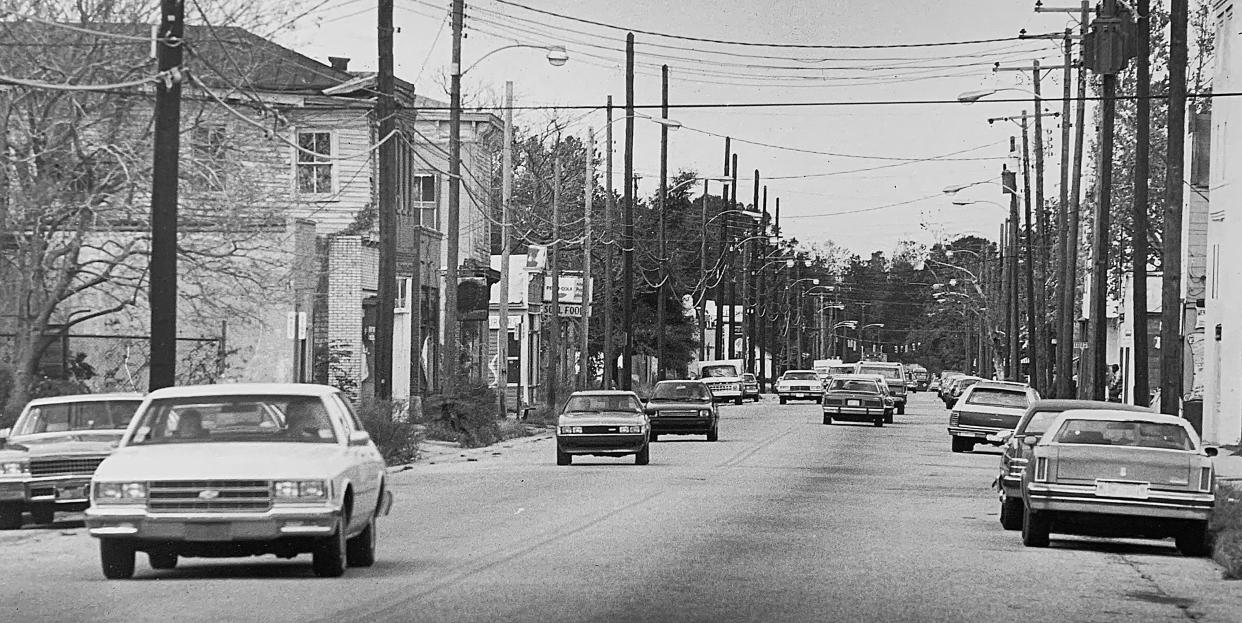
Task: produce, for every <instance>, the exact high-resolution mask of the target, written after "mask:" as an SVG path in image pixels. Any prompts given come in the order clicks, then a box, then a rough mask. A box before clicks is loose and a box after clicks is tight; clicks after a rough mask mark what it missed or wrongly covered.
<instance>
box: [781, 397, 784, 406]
mask: <svg viewBox="0 0 1242 623" xmlns="http://www.w3.org/2000/svg"><path fill="white" fill-rule="evenodd" d="M781 404H785V397H784V396H781Z"/></svg>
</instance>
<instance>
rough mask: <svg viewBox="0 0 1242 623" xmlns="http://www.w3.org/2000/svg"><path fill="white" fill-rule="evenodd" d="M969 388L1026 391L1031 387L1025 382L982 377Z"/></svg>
mask: <svg viewBox="0 0 1242 623" xmlns="http://www.w3.org/2000/svg"><path fill="white" fill-rule="evenodd" d="M970 389H972V390H980V389H1007V390H1011V391H1027V390H1029V389H1031V386H1030V385H1027V384H1026V383H1015V382H1013V381H989V380H987V379H983V380H982V381H979V382H978V383H975V384H974V385H971V386H970Z"/></svg>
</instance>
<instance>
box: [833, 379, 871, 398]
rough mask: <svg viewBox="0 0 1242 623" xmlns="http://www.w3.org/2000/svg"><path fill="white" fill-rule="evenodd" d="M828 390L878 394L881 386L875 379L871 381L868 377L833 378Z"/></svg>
mask: <svg viewBox="0 0 1242 623" xmlns="http://www.w3.org/2000/svg"><path fill="white" fill-rule="evenodd" d="M828 390H829V391H838V392H866V393H868V394H878V393H880V386H879V385H878V384H876V382H875V381H869V380H866V379H833V381H832V384H831V385H829V386H828Z"/></svg>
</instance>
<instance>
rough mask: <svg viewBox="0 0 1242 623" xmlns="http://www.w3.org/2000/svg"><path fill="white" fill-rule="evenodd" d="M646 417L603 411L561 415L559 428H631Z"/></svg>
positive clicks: (640, 414) (637, 414)
mask: <svg viewBox="0 0 1242 623" xmlns="http://www.w3.org/2000/svg"><path fill="white" fill-rule="evenodd" d="M646 419H647V416H646V415H644V414H642V413H631V412H623V411H603V412H600V413H582V414H577V415H562V416H561V417H560V420H559V425H560V426H633V425H635V424H642V423H643V421H644V420H646Z"/></svg>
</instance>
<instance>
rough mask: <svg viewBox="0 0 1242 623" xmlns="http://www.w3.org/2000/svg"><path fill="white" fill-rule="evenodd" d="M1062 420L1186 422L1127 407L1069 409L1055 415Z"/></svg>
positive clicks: (1161, 414) (1175, 417)
mask: <svg viewBox="0 0 1242 623" xmlns="http://www.w3.org/2000/svg"><path fill="white" fill-rule="evenodd" d="M1057 417H1058V419H1062V420H1070V419H1073V420H1100V421H1105V422H1135V421H1138V422H1151V423H1153V424H1177V425H1179V426H1180V425H1183V424H1186V423H1187V422H1186V420H1184V419H1182V418H1180V417H1177V416H1174V415H1165V414H1163V413H1156V412H1154V411H1141V410H1140V411H1132V410H1128V409H1070V410H1068V411H1062V412H1061V415H1059V416H1057Z"/></svg>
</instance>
